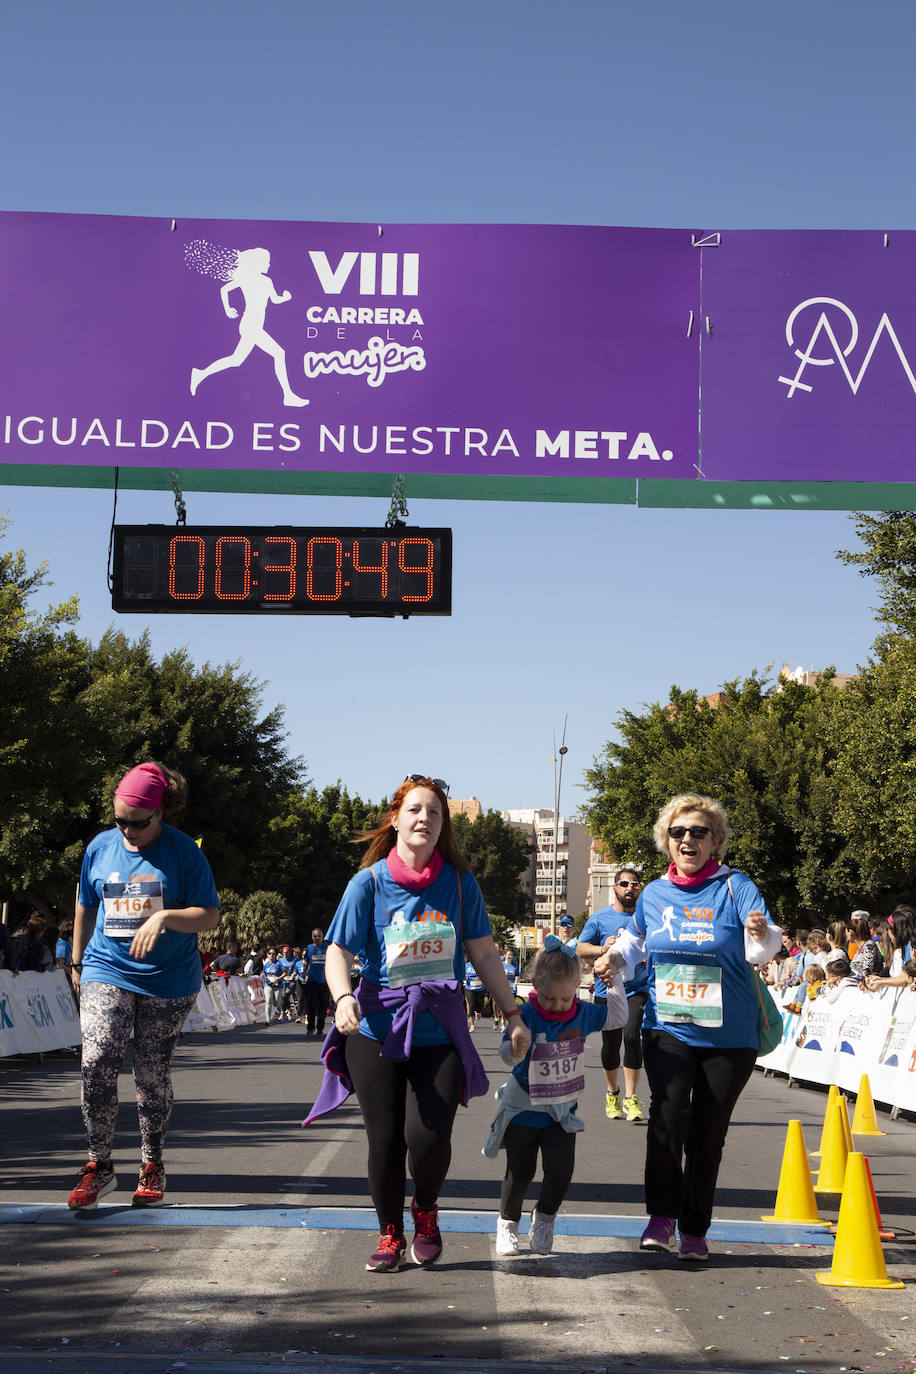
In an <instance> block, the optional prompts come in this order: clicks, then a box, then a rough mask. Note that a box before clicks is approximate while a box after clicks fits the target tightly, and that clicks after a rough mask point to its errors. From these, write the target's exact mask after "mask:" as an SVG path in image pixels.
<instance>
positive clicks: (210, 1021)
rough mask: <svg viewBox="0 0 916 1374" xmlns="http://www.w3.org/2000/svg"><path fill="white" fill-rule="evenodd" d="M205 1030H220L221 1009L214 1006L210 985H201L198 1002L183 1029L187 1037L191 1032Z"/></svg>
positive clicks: (189, 1013) (190, 1012)
mask: <svg viewBox="0 0 916 1374" xmlns="http://www.w3.org/2000/svg"><path fill="white" fill-rule="evenodd" d="M205 1030H209V1031H215V1030H219V1008H218V1007H216V1006H214V1005H213V998H212V997H211V996H210V985H209V983H201V985H200V991H199V992H198V994H197V1000H196V1002H195V1003H194V1005H193V1007H192V1008H191V1010H190V1011H189V1012H188V1015H187V1017H186V1019H185V1023H184V1025H183V1026H182V1028H181V1031H182V1034H183V1035H187V1034H188V1033H189V1032H191V1031H205Z"/></svg>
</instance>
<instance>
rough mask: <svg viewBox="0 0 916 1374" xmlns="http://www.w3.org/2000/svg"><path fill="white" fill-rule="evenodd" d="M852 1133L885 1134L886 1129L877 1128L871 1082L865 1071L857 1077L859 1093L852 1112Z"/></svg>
mask: <svg viewBox="0 0 916 1374" xmlns="http://www.w3.org/2000/svg"><path fill="white" fill-rule="evenodd" d="M852 1133H853V1135H887V1132H886V1131H882V1130H879V1129H878V1115H877V1113H876V1111H875V1101H874V1098H873V1097H872V1095H871V1084H870V1083H869V1081H868V1074H867V1073H863V1075H862V1077H861V1078H860V1079H859V1095H858V1097H857V1098H856V1109H855V1111H854V1112H853V1114H852Z"/></svg>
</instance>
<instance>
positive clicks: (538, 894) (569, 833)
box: [501, 807, 591, 930]
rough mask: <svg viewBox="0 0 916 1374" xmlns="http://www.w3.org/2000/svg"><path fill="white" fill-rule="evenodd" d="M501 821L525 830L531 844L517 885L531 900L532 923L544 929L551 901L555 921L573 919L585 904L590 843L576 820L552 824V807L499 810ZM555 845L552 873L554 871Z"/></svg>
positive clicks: (547, 927) (548, 925)
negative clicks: (526, 866) (528, 863)
mask: <svg viewBox="0 0 916 1374" xmlns="http://www.w3.org/2000/svg"><path fill="white" fill-rule="evenodd" d="M501 814H502V819H503V820H504V821H505V822H507V824H509V825H515V826H517V827H518V828H519V829H520V830H523V831H525V833H526V834H527V835H528V836H529V838H530V839H531V842H532V847H533V852H532V856H531V866H530V868H529V871H528V873H527V875H526V874H522V876H521V878H520V880H519V881H520V883H521V885H522V887H523V888H525V891H526V892H527V893H528V895H529V896H530V898H531V904H532V907H533V909H534V924H535V926H540V927H542V928H545V929H547V930H549V929H550V921H551V914H552V907H553V901H554V898H555V899H556V919H557V920H558V921H559V919H560V917H561V916H566V915H569V916H573V917H576V916H578V915H579V913H580V912H582V911H584V910H585V908H586V905H587V901H588V867H589V851H590V845H591V840H590V837H589V833H588V831H587V829H586V828H585V826H584V825H582V823H581V822H580V821H571V820H568V819H567V818H566V817H565V816H561V817H560V819H559V825H555V812H554V810H553V808H552V807H550V808H548V809H542V810H520V811H503V812H502V813H501ZM554 846H556V871H554Z"/></svg>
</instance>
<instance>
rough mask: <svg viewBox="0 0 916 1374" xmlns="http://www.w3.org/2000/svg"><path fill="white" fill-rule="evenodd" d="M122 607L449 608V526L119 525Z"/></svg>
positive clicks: (400, 611) (299, 611) (117, 594)
mask: <svg viewBox="0 0 916 1374" xmlns="http://www.w3.org/2000/svg"><path fill="white" fill-rule="evenodd" d="M113 533H114V546H113V547H114V587H113V589H112V594H111V604H112V607H113V609H114V610H116V611H145V612H158V611H173V612H174V611H180V612H184V613H186V612H194V613H197V614H200V613H203V614H205V615H214V614H221V613H229V614H232V615H239V614H253V613H254V612H265V611H268V612H283V611H286V612H287V613H292V614H294V615H351V616H366V615H376V616H377V615H402V616H408V615H451V612H452V532H451V530H447V529H437V530H430V529H412V528H410V527H408V526H406V525H402V526H399V527H396V528H394V529H387V528H386V529H338V528H336V527H327V526H315V527H311V526H305V527H300V526H296V527H293V526H279V527H277V526H268V527H262V526H248V525H231V526H225V527H224V526H221V525H116V526H115V528H114V532H113Z"/></svg>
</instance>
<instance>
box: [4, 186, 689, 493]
mask: <svg viewBox="0 0 916 1374" xmlns="http://www.w3.org/2000/svg"><path fill="white" fill-rule="evenodd" d="M699 268H700V254H699V253H698V251H697V250H696V248H694V247H692V246H691V242H690V235H689V234H688V233H685V232H684V231H681V230H646V229H601V228H562V227H544V226H524V225H521V226H519V225H507V226H492V225H491V226H479V225H441V226H435V225H394V226H388V225H382V226H379V225H375V224H372V225H364V224H319V223H287V222H266V223H265V222H253V221H238V220H232V221H219V220H196V221H184V220H182V221H178V222H175V221H170V220H159V219H131V218H122V217H110V216H86V215H45V214H15V213H5V214H0V361H2V368H0V376H2V378H3V390H2V393H0V426H2V428H0V462H5V463H10V464H12V463H16V464H22V463H41V464H81V465H87V464H88V465H105V466H109V467H111V466H115V465H119V466H130V467H179V468H181V467H186V468H219V469H230V470H231V469H242V468H245V469H251V468H255V469H261V470H268V469H276V470H282V471H286V472H297V471H321V472H328V471H331V472H333V471H340V472H363V473H367V472H390V471H392V470H397V471H401V472H405V473H410V472H419V473H436V474H438V473H442V474H445V473H448V474H476V475H480V474H493V475H496V474H509V475H512V476H519V477H526V476H531V475H536V476H545V477H557V476H562V477H566V478H569V477H628V478H638V477H647V478H648V477H656V476H664V477H669V478H679V477H695V476H696V469H695V464H696V459H697V344H696V337H695V336H694V337H692V338H691V337H689V336H688V332H687V329H686V324H687V320H688V317H689V316H690V312H691V311H694V310H695V308H696V305H697V301H698V292H699Z"/></svg>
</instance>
